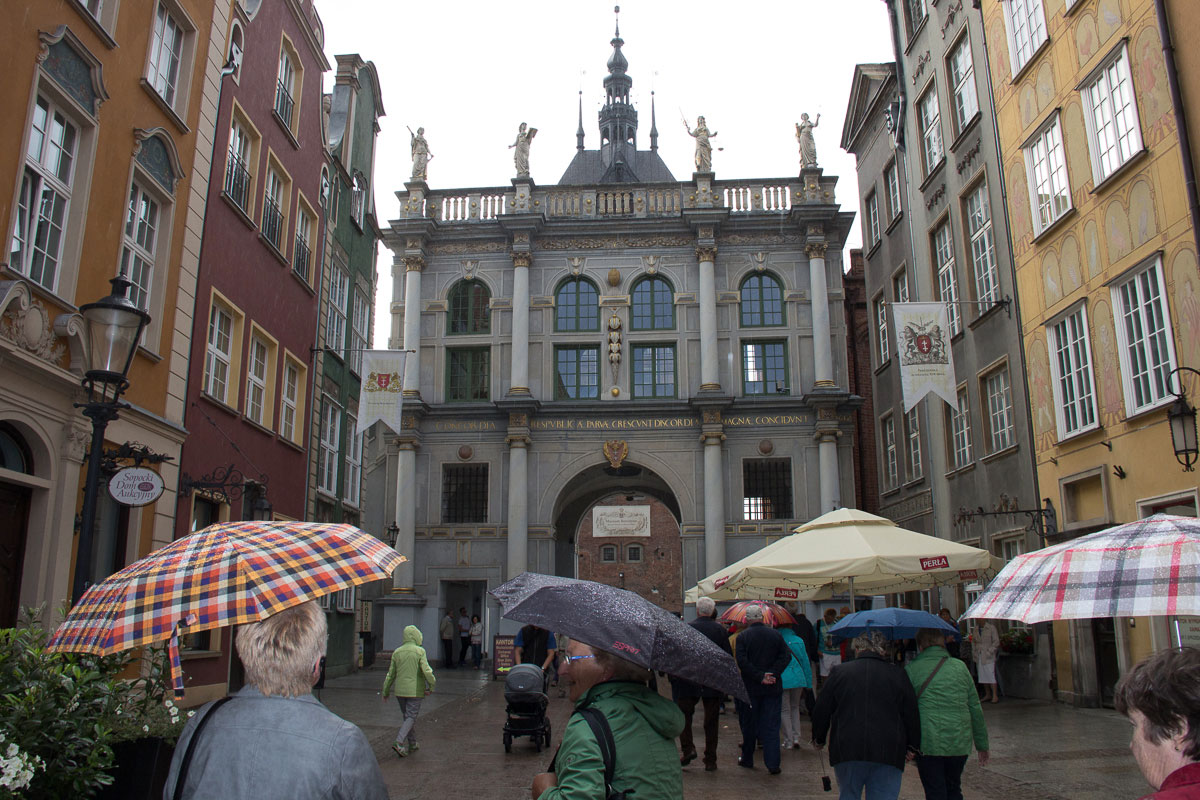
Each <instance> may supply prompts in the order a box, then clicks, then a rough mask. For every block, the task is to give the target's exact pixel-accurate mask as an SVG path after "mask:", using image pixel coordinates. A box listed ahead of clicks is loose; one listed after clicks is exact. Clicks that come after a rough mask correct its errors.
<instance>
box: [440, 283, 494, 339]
mask: <svg viewBox="0 0 1200 800" xmlns="http://www.w3.org/2000/svg"><path fill="white" fill-rule="evenodd" d="M448 299H449V307H450V313H449V315H448V316H447V318H446V333H488V332H490V331H491V329H492V316H491V311H490V309H489V308H488V304H489V302H490V301H491V299H492V295H491V293H490V292H489V291H488V290H487V287H486V286H484V285H483V282H482V281H477V280H471V281H460V282H459V283H457V284H455V286H454V288H453V289H451V290H450V297H449V298H448Z"/></svg>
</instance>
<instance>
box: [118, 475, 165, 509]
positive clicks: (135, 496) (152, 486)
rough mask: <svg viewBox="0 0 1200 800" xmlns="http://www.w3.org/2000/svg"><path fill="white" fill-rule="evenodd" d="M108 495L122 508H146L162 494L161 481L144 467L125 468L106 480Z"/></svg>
mask: <svg viewBox="0 0 1200 800" xmlns="http://www.w3.org/2000/svg"><path fill="white" fill-rule="evenodd" d="M108 493H109V494H110V495H112V499H113V500H116V501H117V502H118V503H120V504H121V505H123V506H146V505H150V504H151V503H153V502H154V501H155V500H157V499H158V498H159V497H160V496H162V493H163V480H162V477H160V476H159V474H158V473H157V472H155V471H154V470H152V469H146V468H145V467H126V468H125V469H123V470H121V471H120V472H118V473H117V474H116V475H113V476H112V477H111V478H109V479H108Z"/></svg>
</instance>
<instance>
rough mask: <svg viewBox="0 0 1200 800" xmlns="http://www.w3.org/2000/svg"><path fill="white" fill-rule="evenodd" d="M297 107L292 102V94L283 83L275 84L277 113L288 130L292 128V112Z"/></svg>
mask: <svg viewBox="0 0 1200 800" xmlns="http://www.w3.org/2000/svg"><path fill="white" fill-rule="evenodd" d="M295 107H296V102H295V101H294V100H292V93H291V92H289V91H288V88H287V87H286V86H284V85H283V81H276V82H275V113H276V114H278V115H279V118H280V119H281V120H283V124H284V125H286V126H287V127H288V128H291V127H292V110H293V109H294V108H295Z"/></svg>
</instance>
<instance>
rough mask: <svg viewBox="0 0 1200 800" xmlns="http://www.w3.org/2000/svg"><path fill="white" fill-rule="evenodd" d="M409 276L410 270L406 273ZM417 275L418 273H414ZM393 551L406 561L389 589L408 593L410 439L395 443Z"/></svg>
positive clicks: (412, 487) (413, 517) (412, 521)
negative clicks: (394, 528)
mask: <svg viewBox="0 0 1200 800" xmlns="http://www.w3.org/2000/svg"><path fill="white" fill-rule="evenodd" d="M408 274H409V275H413V274H414V273H412V272H410V273H408ZM415 274H417V275H419V274H420V273H415ZM396 446H397V451H396V516H395V520H396V527H397V528H398V529H399V533H397V534H396V550H397V551H399V552H400V553H401V554H402V555H403V556H404V557H405V558H407V559H408V561H405V562H404V563H403V564H401V565H400V566H398V567H396V571H395V572H393V573H392V591H393V592H411V591H412V590H413V576H414V575H415V570H414V566H415V562H416V555H415V552H414V549H415V548H416V543H417V445H416V442H414V441H412V440H405V439H400V440H398V441H397V442H396Z"/></svg>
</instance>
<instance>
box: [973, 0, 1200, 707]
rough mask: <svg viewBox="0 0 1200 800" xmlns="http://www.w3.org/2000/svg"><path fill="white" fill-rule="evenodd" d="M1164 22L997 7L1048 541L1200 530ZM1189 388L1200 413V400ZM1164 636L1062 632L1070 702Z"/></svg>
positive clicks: (994, 47) (1187, 244) (1084, 625)
mask: <svg viewBox="0 0 1200 800" xmlns="http://www.w3.org/2000/svg"><path fill="white" fill-rule="evenodd" d="M1170 5H1171V6H1172V7H1173V10H1172V11H1171V12H1170V13H1171V14H1173V15H1174V16H1175V17H1177V19H1175V20H1174V21H1175V23H1176V25H1177V27H1180V28H1190V29H1193V30H1194V29H1196V28H1197V27H1198V23H1197V18H1198V17H1200V14H1198V13H1197V12H1198V11H1200V9H1197V8H1196V7H1195V6H1194V4H1193V3H1191V2H1181V1H1180V0H1174V1H1173V2H1171V3H1170ZM1156 6H1158V8H1156ZM1165 6H1166V2H1164V0H1159V2H1157V3H1156V2H1155V0H984V1H983V4H982V14H983V18H984V27H985V30H986V32H987V38H988V54H989V61H990V75H991V81H992V87H993V94H994V96H995V101H996V119H997V126H998V127H999V133H1000V144H1001V153H1002V156H1001V158H1002V159H1003V172H1004V176H1005V179H1006V183H1007V194H1008V213H1009V216H1010V220H1011V230H1012V238H1013V255H1014V261H1015V268H1016V273H1017V281H1016V283H1017V289H1018V299H1019V303H1020V312H1021V321H1022V336H1023V338H1024V343H1025V354H1026V360H1027V365H1028V375H1029V381H1030V386H1029V402H1030V412H1031V417H1032V423H1033V433H1034V440H1035V452H1036V463H1037V477H1038V482H1039V485H1040V490H1041V495H1042V496H1043V497H1049V498H1052V499H1053V501H1054V505H1055V506H1056V507H1057V508H1058V509H1059V514H1058V532H1057V535H1056V536H1054V537H1052V539H1051V541H1062V540H1064V539H1068V538H1073V537H1075V536H1079V535H1082V534H1084V533H1090V532H1093V531H1096V530H1099V529H1102V528H1105V527H1109V526H1111V525H1114V524H1117V523H1122V522H1128V521H1130V520H1134V519H1138V518H1141V517H1145V516H1148V515H1150V514H1152V513H1156V512H1159V511H1170V512H1172V513H1179V514H1187V515H1195V514H1196V513H1197V477H1196V476H1197V474H1198V473H1195V472H1184V471H1183V469H1182V467H1181V465H1180V464H1179V463H1178V462H1177V461H1176V459H1175V457H1174V455H1173V450H1172V446H1171V436H1170V431H1169V429H1168V425H1167V409H1168V408H1169V407H1170V405H1171V402H1172V401H1173V400H1174V394H1173V392H1174V391H1177V390H1178V389H1179V382H1178V380H1179V379H1178V376H1172V375H1171V371H1172V370H1173V369H1175V368H1176V367H1178V366H1181V365H1183V366H1193V367H1200V272H1198V271H1197V256H1196V254H1197V239H1196V230H1195V228H1194V226H1193V223H1192V217H1191V215H1190V212H1189V199H1188V188H1187V187H1186V186H1185V179H1184V173H1185V170H1184V162H1183V158H1182V156H1181V148H1180V123H1179V117H1178V116H1177V113H1176V107H1175V104H1174V103H1173V101H1172V92H1171V88H1170V85H1171V81H1172V76H1171V74H1170V73H1171V70H1172V67H1173V65H1172V64H1169V63H1168V62H1167V61H1166V60H1165V58H1164V55H1163V45H1162V41H1161V38H1160V34H1159V14H1160V13H1168V12H1166V11H1164V10H1162V9H1164V8H1165ZM1185 7H1186V8H1187V9H1189V10H1187V11H1183V10H1182V9H1184V8H1185ZM1185 18H1186V21H1185ZM1191 61H1192V63H1193V64H1194V63H1196V59H1195V58H1193V59H1192V60H1191ZM1195 75H1196V72H1195V70H1193V71H1192V76H1193V79H1192V84H1193V86H1192V87H1191V88H1192V90H1193V91H1192V95H1193V97H1194V98H1196V99H1200V96H1198V95H1197V92H1200V86H1196V85H1194V84H1195V83H1196V79H1195V77H1194V76H1195ZM1196 113H1200V108H1196V107H1195V106H1193V115H1194V114H1196ZM1193 140H1194V132H1193ZM1184 387H1185V388H1186V390H1187V392H1188V395H1189V397H1192V398H1193V402H1195V401H1194V398H1195V396H1196V393H1197V391H1198V390H1200V383H1197V382H1195V381H1184ZM1167 623H1168V621H1167V620H1166V619H1153V620H1151V619H1115V620H1114V619H1101V620H1091V621H1087V620H1084V621H1080V622H1072V623H1056V624H1055V625H1054V642H1055V655H1056V666H1057V691H1058V696H1059V697H1060V699H1064V700H1069V701H1072V702H1077V703H1080V704H1086V705H1094V704H1096V703H1110V702H1111V697H1112V690H1113V687H1114V685H1115V683H1116V680H1117V679H1118V678H1119V676H1120V674H1121V673H1123V672H1124V671H1125V670H1126V669H1127V668H1128V667H1130V666H1131V665H1132V664H1134V663H1136V662H1137V661H1138V660H1139V659H1141V658H1142V657H1144V656H1145V655H1147V654H1148V653H1150V652H1152V651H1153V650H1155V649H1157V648H1159V647H1164V646H1166V645H1167V644H1168V642H1169V637H1168V627H1167Z"/></svg>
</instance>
